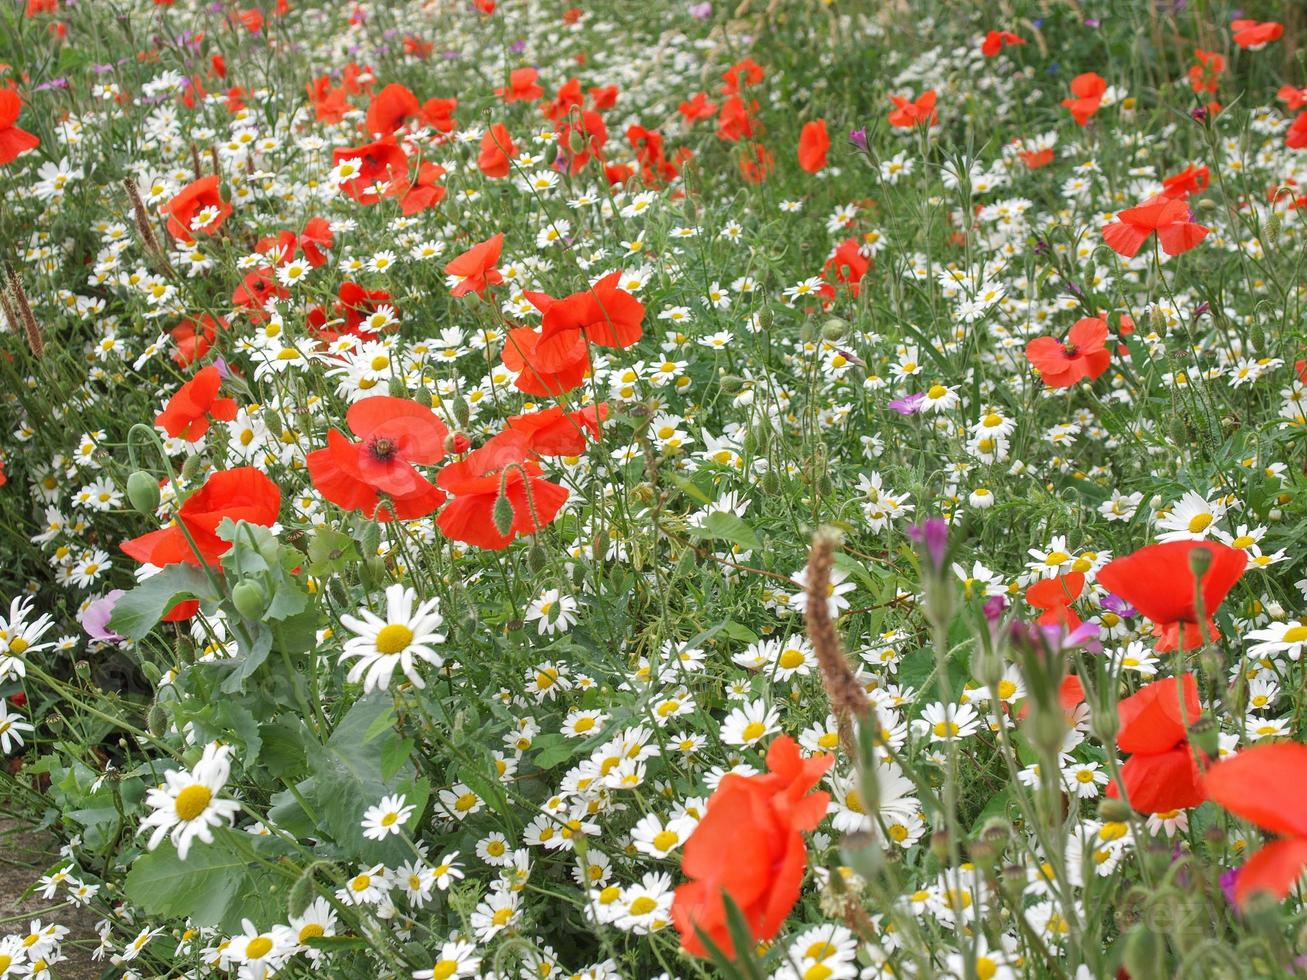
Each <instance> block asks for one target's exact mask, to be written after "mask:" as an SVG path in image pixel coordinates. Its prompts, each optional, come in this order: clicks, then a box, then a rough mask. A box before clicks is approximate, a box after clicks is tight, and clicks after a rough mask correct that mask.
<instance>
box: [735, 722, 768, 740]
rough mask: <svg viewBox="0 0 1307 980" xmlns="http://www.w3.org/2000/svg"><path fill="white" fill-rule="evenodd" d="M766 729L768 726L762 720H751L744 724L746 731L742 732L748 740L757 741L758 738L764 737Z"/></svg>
mask: <svg viewBox="0 0 1307 980" xmlns="http://www.w3.org/2000/svg"><path fill="white" fill-rule="evenodd" d="M766 731H767V726H766V725H764V724H763V723H762V722H760V721H751V722H749V723H748V724H747V725H745V726H744V731H743V732H742V733H741V734H742V735H743V737H744V740H745V741H746V742H756V741H757V740H758V739H760V738H762V737H763V735H764V734H765V733H766Z"/></svg>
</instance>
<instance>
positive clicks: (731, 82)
mask: <svg viewBox="0 0 1307 980" xmlns="http://www.w3.org/2000/svg"><path fill="white" fill-rule="evenodd" d="M765 76H766V72H765V71H764V70H763V67H762V65H760V64H758V63H757V62H756V61H754V60H753V59H752V58H745V59H744V60H743V61H737V62H736V63H735V64H733V65H731V67H730V68H727V69H726V71H724V72H722V91H723V92H725V93H726V94H727V95H735V94H737V93H739V92H740V91H741V90H742V89H746V88H749V87H750V86H752V85H757V84H759V83H760V82H761V81H762V80H763V78H764V77H765Z"/></svg>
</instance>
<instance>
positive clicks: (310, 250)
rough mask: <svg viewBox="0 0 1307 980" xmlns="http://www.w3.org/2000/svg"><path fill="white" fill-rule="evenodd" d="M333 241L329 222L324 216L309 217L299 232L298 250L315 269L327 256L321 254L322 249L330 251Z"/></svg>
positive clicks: (324, 261) (333, 237)
mask: <svg viewBox="0 0 1307 980" xmlns="http://www.w3.org/2000/svg"><path fill="white" fill-rule="evenodd" d="M334 242H335V236H334V235H333V234H332V231H331V222H329V221H328V220H327V219H326V218H310V219H309V220H308V222H307V223H306V224H305V225H304V230H303V231H302V232H300V237H299V247H300V251H301V252H303V253H304V257H305V258H306V259H308V260H309V265H311V266H312V267H313V268H315V269H316V268H318V267H319V266H321V265H323V264H324V263H326V261H327V256H326V255H324V254H323V249H326V250H327V251H330V250H331V246H332V245H333V244H334Z"/></svg>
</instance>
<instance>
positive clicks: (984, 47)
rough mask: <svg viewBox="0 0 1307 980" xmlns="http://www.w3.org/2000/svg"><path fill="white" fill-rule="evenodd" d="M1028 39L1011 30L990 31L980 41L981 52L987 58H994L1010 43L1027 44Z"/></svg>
mask: <svg viewBox="0 0 1307 980" xmlns="http://www.w3.org/2000/svg"><path fill="white" fill-rule="evenodd" d="M1025 43H1026V39H1025V38H1023V37H1022V36H1021V35H1019V34H1013V33H1012V32H1011V31H990V32H989V33H988V34H986V35H985V40H983V41H982V42H981V43H980V53H981V54H983V55H984V56H985V57H986V58H993V57H996V56H997V55H998V53H999V52H1000V51H1002V50H1003V48H1005V47H1007V46H1008V45H1018V44H1025Z"/></svg>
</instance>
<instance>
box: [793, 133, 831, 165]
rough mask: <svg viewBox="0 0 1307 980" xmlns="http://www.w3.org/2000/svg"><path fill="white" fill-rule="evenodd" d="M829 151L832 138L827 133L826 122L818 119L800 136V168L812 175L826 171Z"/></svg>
mask: <svg viewBox="0 0 1307 980" xmlns="http://www.w3.org/2000/svg"><path fill="white" fill-rule="evenodd" d="M829 149H830V136H829V135H827V133H826V120H825V119H817V120H814V121H813V122H810V123H808V124H807V125H805V126H804V127H803V132H801V133H800V134H799V166H800V167H802V168H803V169H804V170H806V171H807V172H808V173H810V174H815V173H817V171H819V170H825V169H826V153H827V151H828V150H829Z"/></svg>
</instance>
